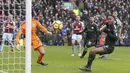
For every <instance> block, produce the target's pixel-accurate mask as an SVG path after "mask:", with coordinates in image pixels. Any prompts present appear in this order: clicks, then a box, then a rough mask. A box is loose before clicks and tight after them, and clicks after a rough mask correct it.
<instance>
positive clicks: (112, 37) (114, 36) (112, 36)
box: [107, 31, 118, 40]
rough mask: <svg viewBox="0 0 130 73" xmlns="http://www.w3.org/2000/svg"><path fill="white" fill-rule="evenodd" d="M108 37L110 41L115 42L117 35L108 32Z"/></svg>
mask: <svg viewBox="0 0 130 73" xmlns="http://www.w3.org/2000/svg"><path fill="white" fill-rule="evenodd" d="M107 34H108V36H109V37H110V38H111V39H112V40H117V39H118V35H117V32H115V31H113V32H111V31H108V33H107Z"/></svg>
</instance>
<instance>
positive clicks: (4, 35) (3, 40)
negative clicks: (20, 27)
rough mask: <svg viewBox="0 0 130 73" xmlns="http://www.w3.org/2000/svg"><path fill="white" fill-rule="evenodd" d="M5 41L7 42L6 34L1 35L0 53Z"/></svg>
mask: <svg viewBox="0 0 130 73" xmlns="http://www.w3.org/2000/svg"><path fill="white" fill-rule="evenodd" d="M5 40H7V33H3V36H2V43H1V48H0V52H2V51H3V49H4V45H5V44H4V43H5Z"/></svg>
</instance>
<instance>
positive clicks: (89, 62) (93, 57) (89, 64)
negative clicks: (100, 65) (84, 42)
mask: <svg viewBox="0 0 130 73" xmlns="http://www.w3.org/2000/svg"><path fill="white" fill-rule="evenodd" d="M95 56H96V54H91V53H90V54H89V57H88V63H87V65H86V67H89V68H91V65H92V62H93V60H94V59H95Z"/></svg>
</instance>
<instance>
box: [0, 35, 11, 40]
mask: <svg viewBox="0 0 130 73" xmlns="http://www.w3.org/2000/svg"><path fill="white" fill-rule="evenodd" d="M2 39H4V40H12V39H13V34H12V33H3V36H2Z"/></svg>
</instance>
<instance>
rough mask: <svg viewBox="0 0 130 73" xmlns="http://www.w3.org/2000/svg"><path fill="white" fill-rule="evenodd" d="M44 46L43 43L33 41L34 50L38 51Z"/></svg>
mask: <svg viewBox="0 0 130 73" xmlns="http://www.w3.org/2000/svg"><path fill="white" fill-rule="evenodd" d="M41 46H43V45H42V42H41V41H40V40H32V47H33V48H34V50H37V48H39V47H41Z"/></svg>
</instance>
